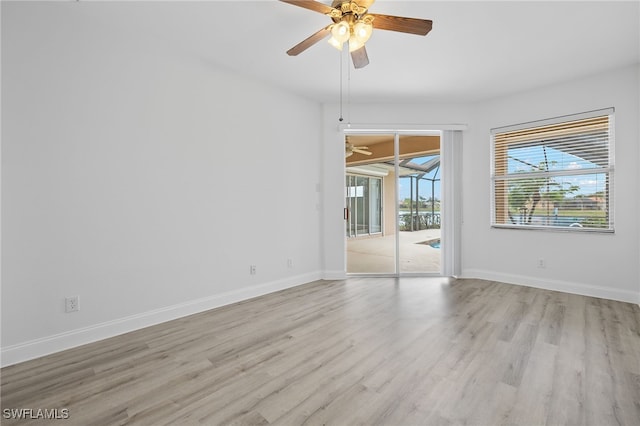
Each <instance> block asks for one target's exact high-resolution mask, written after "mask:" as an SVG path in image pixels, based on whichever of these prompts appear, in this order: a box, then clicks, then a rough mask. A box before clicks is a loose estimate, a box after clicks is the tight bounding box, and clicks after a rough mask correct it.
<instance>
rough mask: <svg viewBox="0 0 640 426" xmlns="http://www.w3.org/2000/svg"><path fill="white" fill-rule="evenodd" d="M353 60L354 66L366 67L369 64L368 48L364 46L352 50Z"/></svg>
mask: <svg viewBox="0 0 640 426" xmlns="http://www.w3.org/2000/svg"><path fill="white" fill-rule="evenodd" d="M351 60H352V61H353V66H354V67H356V68H364V67H366V66H367V65H369V56H368V55H367V49H365V47H364V46H362V47H361V48H360V49H358V50H354V51H353V52H351Z"/></svg>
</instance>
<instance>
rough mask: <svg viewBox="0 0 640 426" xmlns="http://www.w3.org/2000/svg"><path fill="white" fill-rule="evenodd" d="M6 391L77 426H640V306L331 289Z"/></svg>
mask: <svg viewBox="0 0 640 426" xmlns="http://www.w3.org/2000/svg"><path fill="white" fill-rule="evenodd" d="M1 396H2V408H3V409H6V408H33V409H37V408H47V409H54V408H58V409H62V408H66V409H68V410H69V419H67V420H58V421H57V422H56V424H64V425H100V424H104V425H117V424H141V425H142V424H148V425H164V424H171V425H187V424H211V425H216V424H256V425H259V424H282V425H301V424H314V425H322V424H327V425H351V424H365V425H454V424H470V425H502V424H504V425H543V424H553V425H602V426H604V425H639V424H640V308H639V307H638V306H637V305H632V304H628V303H621V302H614V301H609V300H603V299H596V298H590V297H583V296H576V295H569V294H564V293H558V292H552V291H545V290H537V289H532V288H528V287H519V286H512V285H507V284H501V283H495V282H487V281H480V280H453V279H446V278H401V279H393V278H388V279H387V278H357V279H355V278H354V279H349V280H346V281H332V282H329V281H321V282H315V283H311V284H307V285H304V286H300V287H296V288H293V289H289V290H285V291H281V292H278V293H274V294H271V295H267V296H263V297H260V298H257V299H253V300H249V301H245V302H242V303H238V304H234V305H230V306H226V307H223V308H219V309H216V310H212V311H208V312H204V313H201V314H197V315H193V316H190V317H186V318H182V319H179V320H175V321H172V322H168V323H165V324H161V325H157V326H154V327H150V328H146V329H144V330H139V331H136V332H132V333H128V334H126V335H122V336H118V337H115V338H111V339H108V340H104V341H100V342H97V343H94V344H90V345H86V346H83V347H79V348H75V349H72V350H68V351H65V352H61V353H57V354H53V355H50V356H47V357H43V358H40V359H37V360H33V361H29V362H25V363H22V364H18V365H14V366H10V367H6V368H4V369H2V395H1ZM2 423H3V424H17V423H18V422H15V421H8V420H5V419H3V421H2ZM32 423H33V424H38V425H41V424H47V422H43V421H42V420H34V421H33V422H32Z"/></svg>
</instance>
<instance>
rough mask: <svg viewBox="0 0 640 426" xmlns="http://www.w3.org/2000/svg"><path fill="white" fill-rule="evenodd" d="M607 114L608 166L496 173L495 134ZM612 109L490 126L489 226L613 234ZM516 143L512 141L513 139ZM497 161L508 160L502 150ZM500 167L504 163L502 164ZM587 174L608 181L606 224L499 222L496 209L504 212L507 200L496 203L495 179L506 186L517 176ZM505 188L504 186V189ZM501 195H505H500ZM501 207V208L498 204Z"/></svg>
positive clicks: (536, 176)
mask: <svg viewBox="0 0 640 426" xmlns="http://www.w3.org/2000/svg"><path fill="white" fill-rule="evenodd" d="M604 116H607V117H608V126H607V131H608V141H607V150H608V164H607V166H603V167H599V168H594V169H588V170H586V169H582V170H568V169H564V170H551V171H544V172H519V173H508V172H507V171H506V169H505V172H504V174H503V175H500V176H498V175H497V173H496V170H497V166H496V163H498V157H497V156H496V155H497V152H496V151H497V148H496V135H500V134H505V133H509V132H516V131H523V130H531V131H534V130H535V129H539V128H543V127H545V126H552V125H562V124H566V123H571V122H574V121H580V120H586V119H593V118H597V117H604ZM614 130H615V109H614V108H613V107H611V108H605V109H599V110H594V111H588V112H583V113H579V114H570V115H565V116H559V117H554V118H549V119H545V120H537V121H530V122H526V123H520V124H514V125H510V126H504V127H497V128H493V129H491V131H490V186H491V188H490V194H491V202H490V205H491V212H490V215H491V216H490V224H491V228H496V229H526V230H538V231H552V232H595V233H615V221H614V217H615V216H614V212H615V210H614V196H613V195H614V188H615V185H614V170H615V167H614V164H615V155H614V153H615V150H614V147H615V131H614ZM514 143H515V142H514ZM504 147H505V145H504V144H502V145H501V146H500V147H499V148H498V149H505V148H504ZM500 161H503V162H505V161H508V160H507V152H506V149H505V153H504V158H503V159H502V160H500ZM501 167H503V166H501ZM588 174H605V176H606V178H607V181H608V184H607V189H606V192H607V194H606V198H607V201H606V202H607V205H606V210H607V212H608V214H607V227H606V228H596V227H570V226H559V225H539V224H523V223H520V224H514V223H508V222H505V223H499V222H498V217H499V216H500V214H499V212H498V209H499V208H502V210H503V215H506V214H508V213H506V211H505V209H509V206H508V201H507V202H505V201H504V200H502V202H500V203H498V200H497V198H498V197H500V196H499V195H498V192H500V191H497V186H498V182H504V185H505V187H506V186H507V185H508V183H509V182H510V181H515V180H517V179H523V178H552V177H571V176H578V175H588ZM505 190H506V188H505ZM503 196H504V195H503ZM500 206H501V207H500Z"/></svg>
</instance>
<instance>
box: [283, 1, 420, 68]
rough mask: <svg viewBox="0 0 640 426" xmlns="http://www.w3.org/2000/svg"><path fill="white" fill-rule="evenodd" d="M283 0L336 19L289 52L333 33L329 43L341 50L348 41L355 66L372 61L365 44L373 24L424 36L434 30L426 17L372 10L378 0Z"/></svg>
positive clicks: (292, 53)
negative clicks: (326, 1)
mask: <svg viewBox="0 0 640 426" xmlns="http://www.w3.org/2000/svg"><path fill="white" fill-rule="evenodd" d="M280 1H282V2H284V3H289V4H293V5H295V6H299V7H303V8H305V9H310V10H313V11H314V12H319V13H323V14H325V15H327V16H328V17H329V18H331V20H332V21H333V23H332V24H330V25H327V26H326V27H324V28H322V29H320V30H318V31H317V32H316V33H314V34H312V35H311V36H310V37H308V38H306V39H305V40H303V41H301V42H300V43H298V44H296V45H295V46H293V47H292V48H291V49H289V50H288V51H287V54H288V55H289V56H296V55H299V54H300V53H302V52H304V51H305V50H307V49H308V48H309V47H311V46H313V45H314V44H316V43H317V42H319V41H320V40H322V39H323V38H325V37H326V36H328V35H329V34H331V38H330V39H329V44H331V45H332V46H333V47H335V48H336V49H338V50H342V47H343V45H344V43H348V45H349V52H350V53H351V59H352V60H353V66H354V67H355V68H362V67H365V66H366V65H367V64H369V57H368V56H367V51H366V49H365V46H364V44H365V43H366V42H367V40H369V37H371V33H372V32H373V29H374V28H375V29H379V30H389V31H398V32H402V33H409V34H417V35H423V36H424V35H427V33H428V32H429V31H431V26H432V22H431V21H430V20H427V19H417V18H405V17H402V16H391V15H380V14H377V13H369V7H371V5H372V4H373V2H374V1H375V0H356V1H350V0H333V2H332V3H331V6H328V5H326V4H324V3H320V2H318V1H314V0H280Z"/></svg>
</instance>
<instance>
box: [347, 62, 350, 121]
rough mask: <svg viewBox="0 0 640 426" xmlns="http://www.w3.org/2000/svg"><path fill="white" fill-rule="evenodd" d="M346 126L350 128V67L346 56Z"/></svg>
mask: <svg viewBox="0 0 640 426" xmlns="http://www.w3.org/2000/svg"><path fill="white" fill-rule="evenodd" d="M347 124H348V125H349V127H351V67H350V66H349V56H348V55H347Z"/></svg>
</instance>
